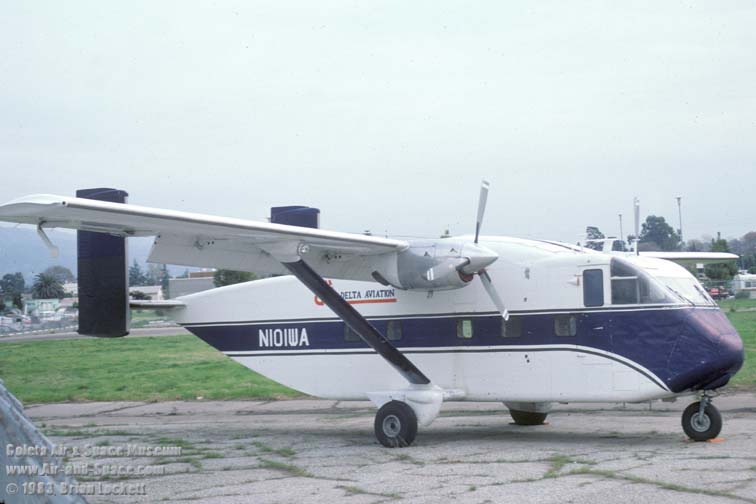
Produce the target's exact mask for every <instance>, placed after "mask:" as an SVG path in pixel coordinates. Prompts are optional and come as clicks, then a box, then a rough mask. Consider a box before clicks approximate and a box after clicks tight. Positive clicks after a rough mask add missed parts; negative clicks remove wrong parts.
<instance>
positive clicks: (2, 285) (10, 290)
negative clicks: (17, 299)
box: [0, 272, 26, 297]
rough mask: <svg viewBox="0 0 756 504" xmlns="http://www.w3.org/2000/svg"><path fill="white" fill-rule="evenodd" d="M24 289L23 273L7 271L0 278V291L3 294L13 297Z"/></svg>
mask: <svg viewBox="0 0 756 504" xmlns="http://www.w3.org/2000/svg"><path fill="white" fill-rule="evenodd" d="M25 289H26V281H25V280H24V275H22V274H21V273H20V272H17V273H12V274H11V273H7V274H5V275H3V278H2V279H0V291H2V292H3V294H4V295H6V296H9V297H14V296H15V295H16V294H18V295H21V294H22V293H23V292H24V290H25Z"/></svg>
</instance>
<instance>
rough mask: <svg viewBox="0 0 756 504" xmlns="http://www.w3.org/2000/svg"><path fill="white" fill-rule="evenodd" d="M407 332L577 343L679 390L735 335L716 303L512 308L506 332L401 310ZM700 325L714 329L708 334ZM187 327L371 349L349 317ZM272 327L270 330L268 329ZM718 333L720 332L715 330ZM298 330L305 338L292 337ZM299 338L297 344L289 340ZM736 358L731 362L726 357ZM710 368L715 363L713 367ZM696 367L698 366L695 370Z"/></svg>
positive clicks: (479, 342) (409, 344) (210, 336)
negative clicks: (350, 334) (560, 321)
mask: <svg viewBox="0 0 756 504" xmlns="http://www.w3.org/2000/svg"><path fill="white" fill-rule="evenodd" d="M557 317H561V318H564V317H567V318H568V320H567V321H566V327H567V329H568V330H569V317H574V320H575V329H576V332H575V335H574V336H557V335H556V334H555V319H556V318H557ZM466 318H469V319H470V320H471V321H472V324H473V337H472V338H470V339H464V338H459V337H457V321H458V320H460V319H466ZM397 320H401V332H402V338H401V340H398V341H392V344H394V345H395V346H396V347H397V348H399V349H403V348H412V349H413V351H417V350H418V349H427V350H433V349H434V348H439V349H440V348H441V347H444V348H447V349H448V348H449V347H451V350H449V351H454V348H459V350H463V349H466V350H474V349H475V348H476V347H491V346H494V347H499V348H500V349H501V350H503V351H506V349H507V347H509V346H511V347H518V346H520V347H521V346H523V345H527V346H532V345H577V346H580V347H587V348H594V349H597V350H602V351H605V352H610V353H612V354H616V355H619V356H621V357H624V358H626V359H628V360H630V361H633V362H635V363H637V364H638V365H640V366H642V367H644V368H646V369H648V370H649V371H650V372H651V373H653V374H654V375H656V376H657V377H658V378H659V379H661V381H662V382H663V383H665V384H666V385H667V386H668V387H669V388H670V389H671V390H673V391H675V392H678V391H682V390H685V389H687V388H690V387H693V386H695V382H696V380H698V379H703V378H701V377H699V376H698V375H696V376H691V373H699V374H700V373H717V372H721V371H722V370H721V369H720V368H721V367H722V366H723V364H721V363H717V362H713V364H711V365H710V366H709V367H708V368H706V369H705V370H703V371H701V363H703V362H704V361H707V362H708V361H711V360H712V356H716V355H717V354H718V352H719V351H720V348H719V347H720V341H719V339H720V338H722V337H726V336H727V335H729V334H730V333H732V334H734V335H735V337H736V338H737V339H738V340H739V337H737V333H735V331H734V329H733V328H732V326H731V325H730V324H729V321H727V319H726V317H725V316H724V315H723V314H722V313H721V312H720V311H719V310H718V309H715V308H698V307H697V308H680V307H676V308H661V309H658V308H657V309H635V310H620V311H610V310H601V311H576V312H573V313H567V314H565V313H559V314H554V313H522V314H514V315H512V319H511V320H512V322H510V323H509V324H510V325H509V326H508V327H509V328H512V327H513V326H514V325H515V324H519V325H520V326H521V331H520V335H519V336H515V337H512V335H511V333H512V331H511V330H509V331H508V333H509V334H508V336H509V337H503V336H502V323H503V320H502V318H501V317H500V316H499V315H484V316H480V314H475V313H471V314H453V315H449V316H445V317H438V316H433V317H431V316H428V317H420V318H403V317H401V316H398V317H397ZM370 321H371V323H372V324H373V325H374V326H375V327H376V328H377V329H378V330H379V331H380V332H381V333H382V334H384V335H385V334H386V330H387V325H388V320H386V319H377V320H376V319H372V320H370ZM702 326H703V327H706V328H707V331H708V330H709V329H711V332H712V334H703V333H702ZM186 328H187V329H189V330H190V331H191V332H193V333H194V334H196V335H197V336H198V337H200V338H201V339H203V340H204V341H206V342H207V343H208V344H210V345H211V346H213V347H215V348H217V349H218V350H220V351H222V352H259V351H272V350H275V351H276V352H277V353H286V352H287V351H288V352H292V351H297V350H341V351H344V350H347V351H348V350H353V351H370V349H369V347H368V346H367V345H366V344H365V343H364V342H362V341H361V340H357V341H346V340H345V326H344V323H343V322H341V321H338V320H325V321H312V320H310V321H297V322H289V321H283V320H282V321H265V322H261V323H255V322H249V323H245V324H242V325H229V324H220V325H210V324H202V325H194V324H186ZM276 329H279V330H281V329H282V330H284V331H283V333H284V334H289V335H291V336H292V337H291V338H289V339H287V338H286V337H284V338H283V340H281V338H279V339H278V341H277V343H280V342H281V341H283V344H281V345H278V346H275V345H274V344H273V342H272V340H269V344H268V345H267V346H260V342H261V338H260V333H261V332H263V334H270V335H272V333H273V331H275V330H276ZM302 330H306V332H307V341H306V342H307V343H308V344H307V345H301V346H300V345H299V344H298V343H299V342H300V341H301V334H302ZM266 331H268V332H266ZM715 333H716V335H715ZM294 334H297V335H299V336H300V338H294V337H293V336H294ZM294 340H296V341H297V344H289V343H290V342H293V341H294ZM728 365H729V366H731V364H728ZM709 368H711V369H709ZM692 370H698V371H692Z"/></svg>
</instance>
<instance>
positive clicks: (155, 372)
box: [0, 336, 300, 403]
mask: <svg viewBox="0 0 756 504" xmlns="http://www.w3.org/2000/svg"><path fill="white" fill-rule="evenodd" d="M0 345H2V346H0V349H1V351H0V378H2V379H3V380H4V381H5V384H6V386H7V387H8V388H9V389H10V390H11V391H12V392H13V393H14V394H15V395H16V396H17V397H18V398H19V399H20V400H21V401H23V402H25V403H46V402H63V401H119V400H130V401H163V400H173V399H184V400H186V399H196V398H197V397H199V396H201V397H203V398H205V399H277V398H283V397H295V396H298V395H300V394H299V393H298V392H296V391H294V390H291V389H289V388H286V387H284V386H282V385H280V384H278V383H275V382H273V381H271V380H269V379H267V378H264V377H263V376H260V375H259V374H257V373H254V372H252V371H250V370H248V369H247V368H245V367H244V366H242V365H241V364H238V363H236V362H234V361H232V360H231V359H229V358H228V357H226V356H225V355H223V354H221V353H220V352H218V351H216V350H215V349H213V348H211V347H210V346H209V345H207V344H206V343H204V342H203V341H201V340H199V339H197V338H195V337H193V336H160V337H144V338H128V337H127V338H118V339H97V338H92V339H71V340H48V341H31V342H23V343H0Z"/></svg>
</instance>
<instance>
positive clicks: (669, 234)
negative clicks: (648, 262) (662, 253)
mask: <svg viewBox="0 0 756 504" xmlns="http://www.w3.org/2000/svg"><path fill="white" fill-rule="evenodd" d="M640 243H645V244H646V247H644V248H646V249H647V250H648V249H650V248H651V249H652V248H656V249H661V250H677V249H678V248H679V247H680V235H678V234H677V232H676V231H675V230H674V229H673V228H672V226H670V225H669V224H667V221H666V220H664V217H657V216H656V215H649V216H648V217H646V222H644V223H643V229H641V233H640Z"/></svg>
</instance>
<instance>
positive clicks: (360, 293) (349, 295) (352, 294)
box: [315, 280, 397, 306]
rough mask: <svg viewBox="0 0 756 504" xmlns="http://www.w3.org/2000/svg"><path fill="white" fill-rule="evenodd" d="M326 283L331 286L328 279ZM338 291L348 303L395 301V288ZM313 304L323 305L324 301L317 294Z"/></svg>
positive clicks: (331, 283)
mask: <svg viewBox="0 0 756 504" xmlns="http://www.w3.org/2000/svg"><path fill="white" fill-rule="evenodd" d="M328 285H331V286H332V285H333V282H331V281H330V280H328ZM338 292H339V295H340V296H341V297H342V298H344V300H346V302H347V303H349V304H368V303H396V302H397V299H396V290H395V289H365V290H351V291H338ZM315 304H316V305H318V306H325V303H324V302H323V301H322V300H321V299H320V298H319V297H318V296H315Z"/></svg>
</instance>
